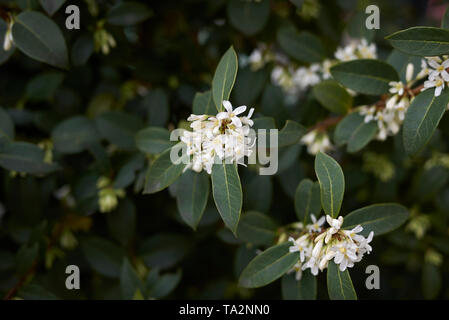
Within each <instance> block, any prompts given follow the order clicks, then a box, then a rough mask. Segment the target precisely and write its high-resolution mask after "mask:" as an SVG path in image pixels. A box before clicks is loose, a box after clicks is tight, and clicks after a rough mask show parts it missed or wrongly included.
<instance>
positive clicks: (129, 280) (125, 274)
mask: <svg viewBox="0 0 449 320" xmlns="http://www.w3.org/2000/svg"><path fill="white" fill-rule="evenodd" d="M137 291H140V292H144V286H143V283H142V281H141V280H140V279H139V276H138V275H137V272H136V271H135V270H134V268H133V267H132V265H131V263H130V262H129V260H128V259H127V258H124V259H123V263H122V267H121V271H120V292H121V294H122V299H125V300H131V299H133V298H134V296H135V295H136V292H137Z"/></svg>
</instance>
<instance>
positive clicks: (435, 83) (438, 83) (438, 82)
mask: <svg viewBox="0 0 449 320" xmlns="http://www.w3.org/2000/svg"><path fill="white" fill-rule="evenodd" d="M433 87H435V92H434V95H435V97H438V96H439V95H440V94H441V91H442V90H443V89H444V81H443V79H441V78H440V77H435V78H433V79H432V80H426V81H424V88H422V89H421V91H424V90H426V89H428V88H433Z"/></svg>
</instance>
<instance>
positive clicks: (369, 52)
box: [248, 39, 377, 101]
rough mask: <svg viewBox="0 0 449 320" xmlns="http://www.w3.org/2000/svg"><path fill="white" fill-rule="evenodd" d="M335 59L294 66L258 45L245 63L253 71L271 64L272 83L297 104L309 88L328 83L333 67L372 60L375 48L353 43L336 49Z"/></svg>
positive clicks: (374, 56) (361, 43)
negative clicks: (359, 60) (348, 62)
mask: <svg viewBox="0 0 449 320" xmlns="http://www.w3.org/2000/svg"><path fill="white" fill-rule="evenodd" d="M334 56H335V59H336V60H330V59H326V60H324V61H323V62H322V63H313V64H311V65H310V66H308V67H306V66H297V65H296V64H294V63H292V62H290V61H289V59H288V58H287V57H285V56H284V55H281V54H279V53H272V52H271V51H270V49H269V48H267V47H266V46H265V45H259V46H258V48H256V49H254V51H253V52H252V53H251V55H250V56H249V59H248V61H249V64H250V67H251V69H252V70H253V71H255V70H258V69H260V68H262V67H263V66H264V65H265V64H267V63H269V62H274V64H275V66H274V68H273V70H272V72H271V80H272V82H273V83H274V84H276V85H278V86H280V87H281V88H282V89H283V90H284V92H286V93H287V95H289V96H290V99H288V100H290V101H296V100H297V99H298V98H299V96H300V95H301V93H302V92H304V91H305V90H306V89H307V88H308V87H310V86H313V85H316V84H317V83H319V82H321V81H322V80H323V79H329V78H330V77H331V75H330V72H329V70H330V68H331V67H332V66H333V65H334V64H335V63H337V62H340V61H349V60H354V59H362V58H363V59H375V58H376V56H377V54H376V45H375V44H373V43H372V44H368V42H367V41H366V39H361V40H353V41H351V42H350V43H349V44H348V45H347V46H345V47H342V48H338V49H337V51H336V52H335V54H334ZM292 97H293V98H292Z"/></svg>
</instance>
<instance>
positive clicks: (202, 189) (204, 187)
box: [176, 170, 209, 230]
mask: <svg viewBox="0 0 449 320" xmlns="http://www.w3.org/2000/svg"><path fill="white" fill-rule="evenodd" d="M208 198H209V177H208V175H207V173H205V172H201V173H197V172H194V171H192V170H187V171H186V172H184V173H183V175H182V176H181V178H180V179H179V182H178V185H177V189H176V202H177V204H178V210H179V213H180V214H181V217H182V219H183V220H184V221H185V223H187V224H188V225H189V226H191V227H192V228H193V229H194V230H196V227H197V225H198V223H199V222H200V220H201V217H202V216H203V213H204V209H206V204H207V199H208Z"/></svg>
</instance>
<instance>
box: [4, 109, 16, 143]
mask: <svg viewBox="0 0 449 320" xmlns="http://www.w3.org/2000/svg"><path fill="white" fill-rule="evenodd" d="M14 136H15V130H14V122H13V121H12V119H11V117H10V115H9V113H8V112H7V111H6V110H5V109H3V108H1V107H0V140H1V139H2V138H6V139H7V140H14Z"/></svg>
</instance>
